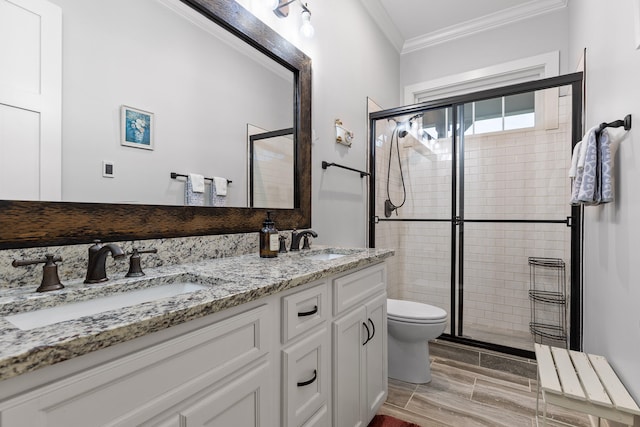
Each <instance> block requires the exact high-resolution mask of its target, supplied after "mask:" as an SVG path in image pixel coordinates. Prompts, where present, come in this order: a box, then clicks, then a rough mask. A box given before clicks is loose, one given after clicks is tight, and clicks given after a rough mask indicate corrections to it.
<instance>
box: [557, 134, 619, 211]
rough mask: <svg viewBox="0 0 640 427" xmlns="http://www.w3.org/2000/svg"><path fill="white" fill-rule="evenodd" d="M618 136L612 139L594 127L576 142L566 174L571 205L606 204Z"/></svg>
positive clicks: (609, 197) (611, 189)
mask: <svg viewBox="0 0 640 427" xmlns="http://www.w3.org/2000/svg"><path fill="white" fill-rule="evenodd" d="M619 142H620V138H613V137H612V135H611V134H610V133H609V131H608V130H607V129H602V130H599V128H598V127H594V128H592V129H590V130H589V132H587V133H586V134H585V136H584V138H583V139H582V141H580V142H579V143H578V144H576V146H575V148H574V151H573V157H572V158H571V168H570V169H569V177H570V178H572V179H573V182H572V187H571V204H572V205H581V204H582V205H600V204H603V203H610V202H612V201H613V196H614V186H613V178H614V170H613V158H614V155H615V151H616V148H617V146H618V143H619Z"/></svg>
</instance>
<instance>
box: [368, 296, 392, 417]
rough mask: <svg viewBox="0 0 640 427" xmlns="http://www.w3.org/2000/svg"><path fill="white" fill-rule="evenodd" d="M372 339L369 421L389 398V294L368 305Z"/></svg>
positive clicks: (369, 366) (370, 339)
mask: <svg viewBox="0 0 640 427" xmlns="http://www.w3.org/2000/svg"><path fill="white" fill-rule="evenodd" d="M366 310H367V324H368V325H369V328H370V330H369V333H370V335H369V336H370V338H369V339H368V341H367V344H366V345H365V349H366V358H367V364H366V366H367V368H366V371H367V384H366V386H367V394H366V396H367V414H368V417H367V420H371V419H373V417H374V416H375V415H376V412H377V410H378V408H379V407H380V406H381V405H382V404H383V403H384V401H385V400H386V398H387V381H388V379H387V294H386V293H383V294H381V295H379V296H377V297H375V298H373V299H371V300H370V301H368V302H367V303H366Z"/></svg>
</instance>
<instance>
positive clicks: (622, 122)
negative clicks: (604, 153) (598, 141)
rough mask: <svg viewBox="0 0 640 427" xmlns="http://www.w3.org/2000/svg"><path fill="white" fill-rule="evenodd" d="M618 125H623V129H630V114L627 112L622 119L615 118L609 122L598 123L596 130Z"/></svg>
mask: <svg viewBox="0 0 640 427" xmlns="http://www.w3.org/2000/svg"><path fill="white" fill-rule="evenodd" d="M620 126H624V130H630V129H631V114H627V115H626V116H625V117H624V119H622V120H615V121H613V122H611V123H602V124H600V127H599V128H598V132H600V131H601V130H602V129H604V128H619V127H620Z"/></svg>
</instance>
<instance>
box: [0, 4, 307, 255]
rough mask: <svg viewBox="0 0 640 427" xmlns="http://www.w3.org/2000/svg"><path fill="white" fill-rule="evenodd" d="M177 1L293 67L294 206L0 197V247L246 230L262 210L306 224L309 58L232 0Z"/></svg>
mask: <svg viewBox="0 0 640 427" xmlns="http://www.w3.org/2000/svg"><path fill="white" fill-rule="evenodd" d="M181 1H182V2H183V3H185V4H187V5H189V6H190V7H192V8H193V9H195V10H197V11H198V12H200V13H201V14H202V15H204V16H205V17H207V18H209V19H211V20H212V21H214V22H216V23H217V24H219V25H220V26H222V27H223V28H225V29H227V30H228V31H230V32H231V33H232V34H234V35H235V36H237V37H239V38H240V39H242V40H244V41H245V42H247V43H249V44H250V45H251V46H253V47H254V48H256V49H257V50H258V51H260V52H262V53H264V54H265V55H267V56H268V57H270V58H271V59H273V60H275V61H276V62H278V63H279V64H281V65H283V66H284V67H286V68H287V69H289V70H291V71H292V72H293V74H294V97H293V98H294V106H293V108H294V134H295V140H296V153H295V165H294V170H295V178H296V182H295V184H294V206H295V208H294V209H257V208H231V207H230V208H214V207H196V206H159V205H132V204H104V203H73V202H29V201H14V200H0V249H9V248H25V247H39V246H57V245H69V244H78V243H91V242H92V241H93V240H94V239H100V240H102V241H104V242H109V241H121V240H144V239H157V238H170V237H186V236H203V235H213V234H233V233H250V232H257V231H259V230H260V228H261V227H262V222H263V221H264V218H265V217H266V212H267V211H272V212H273V215H272V216H273V218H274V220H275V223H276V226H277V228H279V229H281V230H287V229H292V228H299V229H302V228H309V227H311V59H310V58H309V57H307V56H306V55H305V54H304V53H303V52H301V51H300V50H298V49H297V48H296V47H295V46H293V45H292V44H291V43H289V42H288V41H287V40H286V39H284V38H283V37H282V36H280V35H279V34H278V33H276V32H275V31H274V30H272V29H271V28H269V27H268V26H267V25H265V24H264V23H263V22H262V21H260V20H259V19H258V18H256V17H255V16H254V15H253V14H251V13H250V12H248V11H247V10H246V9H244V8H243V7H242V6H240V5H239V4H238V3H236V2H234V1H229V0H181ZM221 102H224V100H221ZM241 142H242V143H244V141H241Z"/></svg>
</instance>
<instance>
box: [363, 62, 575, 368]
mask: <svg viewBox="0 0 640 427" xmlns="http://www.w3.org/2000/svg"><path fill="white" fill-rule="evenodd" d="M582 84H583V73H581V72H579V73H572V74H566V75H562V76H558V77H550V78H545V79H540V80H534V81H530V82H525V83H519V84H515V85H510V86H504V87H500V88H494V89H488V90H483V91H479V92H474V93H470V94H465V95H459V96H454V97H449V98H444V99H439V100H434V101H427V102H423V103H419V104H413V105H408V106H404V107H397V108H392V109H388V110H383V111H377V112H374V113H370V114H369V129H370V131H369V132H370V135H369V171H370V172H371V175H370V176H369V247H371V248H373V247H375V241H376V240H375V226H376V224H377V223H378V222H382V221H409V222H411V221H413V222H434V221H438V222H450V223H451V312H450V327H451V329H450V333H448V334H443V335H442V336H441V338H442V339H445V340H448V341H453V342H458V343H462V344H469V345H472V346H475V347H479V348H485V349H488V350H493V351H499V352H502V353H507V354H513V355H517V356H522V357H527V358H535V355H534V353H533V351H528V350H524V349H518V348H514V347H509V346H504V345H500V344H493V343H488V342H484V341H478V340H474V339H470V338H465V337H462V336H458V335H456V334H455V333H454V332H455V331H456V322H459V324H458V326H459V330H461V329H460V328H461V326H462V313H463V309H464V298H462V295H463V292H464V275H463V255H464V253H463V243H464V242H463V239H462V237H461V236H460V240H458V227H461V226H463V224H464V222H485V223H486V222H494V223H565V224H566V225H567V226H568V227H570V228H571V286H570V289H571V300H570V302H569V306H570V314H569V315H570V319H569V328H570V329H569V348H570V349H572V350H577V351H581V350H582V323H583V322H582V305H583V298H582V252H583V208H582V207H579V206H572V207H571V216H570V217H567V218H566V220H518V219H515V220H467V219H464V218H460V217H459V216H457V212H458V200H457V198H458V195H459V194H464V189H463V188H462V185H461V189H460V190H458V163H457V162H456V161H453V162H452V171H451V173H452V180H451V181H452V182H451V203H452V205H451V218H449V219H446V220H445V219H442V220H440V219H438V220H435V219H391V218H379V217H378V216H376V212H375V207H376V188H375V183H376V174H375V171H376V154H375V152H376V150H375V148H376V121H377V120H381V119H390V118H393V117H396V116H404V115H413V114H416V113H420V112H424V111H428V110H434V109H442V108H451V110H452V123H454V130H455V124H456V123H458V117H457V116H458V108H457V107H458V106H460V105H464V104H467V103H470V102H474V101H482V100H485V99H492V98H497V97H503V96H509V95H517V94H521V93H525V92H531V91H537V90H544V89H550V88H556V87H562V86H571V97H572V99H571V118H572V119H571V120H572V122H571V150H572V151H573V147H574V146H575V145H576V144H577V143H578V142H579V141H580V140H581V139H582V135H583V133H584V127H583V123H582V114H583V86H582ZM452 133H453V135H452V147H453V148H452V150H453V151H452V156H453V158H454V159H456V158H457V157H458V153H457V146H458V132H457V131H454V132H452ZM460 167H461V168H463V167H464V164H462V165H460ZM567 203H568V202H567ZM456 252H457V253H456ZM456 260H457V261H458V266H457V271H456ZM456 273H457V276H458V277H459V278H460V281H459V283H457V285H458V289H457V290H456ZM456 292H457V293H458V295H459V296H460V297H461V298H460V299H459V300H458V302H459V303H458V304H456Z"/></svg>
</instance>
